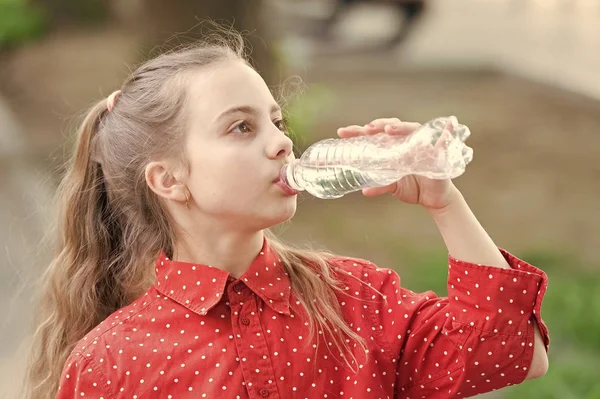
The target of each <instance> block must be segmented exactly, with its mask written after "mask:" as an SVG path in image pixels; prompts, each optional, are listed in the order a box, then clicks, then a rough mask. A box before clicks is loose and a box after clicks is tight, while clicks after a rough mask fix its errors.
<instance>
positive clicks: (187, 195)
mask: <svg viewBox="0 0 600 399" xmlns="http://www.w3.org/2000/svg"><path fill="white" fill-rule="evenodd" d="M185 207H186V208H187V209H190V197H189V193H188V190H185Z"/></svg>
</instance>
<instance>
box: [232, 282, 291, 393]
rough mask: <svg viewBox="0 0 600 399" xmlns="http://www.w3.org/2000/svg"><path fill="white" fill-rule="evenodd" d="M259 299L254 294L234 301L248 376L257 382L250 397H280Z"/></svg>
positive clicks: (236, 327) (235, 326)
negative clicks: (259, 310)
mask: <svg viewBox="0 0 600 399" xmlns="http://www.w3.org/2000/svg"><path fill="white" fill-rule="evenodd" d="M258 301H260V299H259V298H258V297H257V296H256V295H254V294H251V295H249V296H248V297H247V298H246V299H244V300H242V301H236V302H235V303H233V302H232V307H231V309H232V318H231V319H232V328H233V332H234V337H235V338H234V339H235V343H236V347H237V350H238V357H239V359H240V366H241V368H242V374H243V375H244V380H245V381H246V384H248V383H251V384H252V385H253V387H252V389H248V393H249V395H250V398H253V399H259V398H265V397H269V398H275V399H278V398H279V394H278V393H277V386H276V385H274V384H273V383H269V382H268V381H275V380H276V378H275V372H274V370H273V366H272V364H271V359H270V357H271V354H270V352H269V347H268V345H267V341H266V337H265V334H264V331H263V327H262V324H261V320H260V314H259V312H258V306H257V302H258ZM236 313H237V314H236ZM253 313H254V314H253ZM257 370H258V371H257ZM261 386H262V387H261ZM267 387H268V388H267Z"/></svg>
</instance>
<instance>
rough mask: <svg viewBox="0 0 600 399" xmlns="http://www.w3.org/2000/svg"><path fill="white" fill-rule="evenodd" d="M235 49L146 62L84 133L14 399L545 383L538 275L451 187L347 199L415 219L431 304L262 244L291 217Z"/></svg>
mask: <svg viewBox="0 0 600 399" xmlns="http://www.w3.org/2000/svg"><path fill="white" fill-rule="evenodd" d="M235 38H236V40H235V42H234V43H229V44H227V43H225V42H217V43H214V44H205V45H202V46H198V47H194V48H190V49H186V50H183V51H178V52H173V53H170V54H165V55H161V56H159V57H157V58H155V59H153V60H151V61H149V62H147V63H145V64H144V65H142V66H141V67H140V68H139V69H138V70H137V71H135V72H134V73H133V74H132V76H131V77H130V78H129V79H128V80H127V81H126V82H125V83H124V84H123V86H122V87H121V90H119V91H117V92H115V93H113V94H112V95H110V96H109V97H108V99H104V100H102V101H100V102H99V103H98V104H97V105H96V106H94V107H93V109H92V110H91V111H90V113H89V114H88V115H87V117H86V119H85V120H84V122H83V125H82V127H81V129H80V132H79V140H78V143H77V147H76V150H75V154H74V157H73V160H72V163H71V166H70V168H69V170H68V173H67V175H66V177H65V178H64V180H63V182H62V185H61V187H60V191H59V194H58V195H59V198H60V199H61V201H62V213H61V224H60V242H59V251H58V254H57V255H56V258H55V259H54V261H53V262H52V264H51V265H50V268H49V270H48V272H47V274H46V276H44V279H45V283H46V284H45V291H44V296H43V298H42V304H43V313H42V314H43V316H44V319H43V320H42V322H41V324H40V326H39V328H38V330H37V332H36V340H35V346H34V352H33V354H34V356H33V357H32V366H31V371H30V379H31V383H32V384H31V388H30V394H31V396H32V397H36V398H38V397H39V398H41V397H44V398H46V397H54V396H55V395H56V397H58V398H73V397H77V398H79V397H86V398H90V397H91V398H105V399H108V398H132V397H133V398H217V397H219V398H267V397H268V398H271V399H274V398H338V397H346V398H455V397H466V396H471V395H475V394H478V393H480V392H486V391H491V390H495V389H498V388H502V387H505V386H508V385H512V384H518V383H520V382H522V381H523V380H524V379H528V378H536V377H540V376H541V375H543V374H544V373H545V372H546V368H547V357H546V350H547V346H548V343H549V341H548V333H547V330H546V327H545V326H544V323H543V322H542V320H541V318H540V307H541V301H542V298H543V295H544V292H545V290H546V281H547V279H546V275H545V274H544V273H543V272H542V271H541V270H539V269H537V268H535V267H533V266H531V265H529V264H528V263H527V262H524V261H522V260H519V259H517V258H515V257H514V256H512V255H510V254H509V253H507V252H505V251H503V250H500V249H498V248H497V247H496V246H495V245H494V243H493V242H492V240H491V239H490V238H489V237H488V235H487V234H486V232H485V231H484V230H483V228H482V227H481V226H480V225H479V223H478V222H477V220H476V219H475V217H474V216H473V214H472V213H471V211H470V210H469V207H468V206H467V204H466V203H465V201H464V199H463V197H462V196H461V194H460V192H459V191H458V190H457V189H456V187H455V186H454V185H453V184H452V182H451V181H433V180H427V179H424V178H419V177H409V178H406V179H403V180H401V181H399V182H397V183H396V184H393V185H390V186H387V187H383V188H372V189H366V190H364V194H365V195H367V196H376V195H381V194H384V193H391V194H392V195H393V196H395V197H396V198H398V199H399V200H400V201H403V202H408V203H410V204H418V205H421V206H423V207H425V208H426V209H427V211H428V212H429V213H430V214H431V215H432V217H433V219H434V221H435V222H436V223H437V226H438V227H439V229H440V232H441V234H442V236H443V238H444V240H445V242H446V244H447V247H448V250H449V254H450V255H449V267H450V270H449V277H448V292H449V297H448V298H438V297H436V296H435V294H434V293H432V292H426V293H422V294H417V293H414V292H412V291H410V290H408V289H406V288H403V287H401V285H400V278H399V277H398V275H397V274H396V273H395V272H394V271H392V270H390V269H384V268H379V267H377V266H376V265H374V264H372V263H370V262H368V261H366V260H361V259H351V258H347V257H335V256H333V255H331V254H329V253H322V252H315V251H309V250H300V249H294V248H292V247H289V246H287V245H284V244H282V243H280V242H278V241H277V240H276V238H275V237H274V236H273V235H272V234H270V233H269V231H268V229H269V228H270V227H272V226H275V225H277V224H280V223H282V222H285V221H287V220H289V219H290V218H292V216H293V215H294V213H295V210H296V195H295V193H294V192H292V191H289V190H287V189H285V187H283V186H282V184H281V182H280V181H279V171H280V169H281V167H282V165H284V164H285V163H286V162H289V161H290V160H292V159H293V158H294V155H293V152H292V141H291V140H290V138H289V137H288V136H287V135H286V127H285V125H284V122H283V119H282V111H281V109H280V107H279V106H278V105H277V103H276V102H275V100H274V98H273V96H272V94H271V92H270V91H269V89H268V87H267V86H266V84H265V82H264V81H263V79H262V78H261V77H260V76H259V75H258V73H257V72H256V71H254V70H253V69H252V68H251V67H250V65H249V63H248V62H247V61H246V60H245V59H244V56H243V40H242V39H241V38H240V37H239V36H235ZM417 126H418V124H414V123H403V122H400V121H399V120H398V119H377V120H375V121H373V122H371V123H370V124H368V125H365V126H350V127H344V128H341V129H340V130H339V131H338V133H339V135H340V136H341V137H350V136H354V135H358V134H374V133H378V132H381V131H385V132H388V133H389V134H407V133H410V132H411V131H413V130H414V129H415V128H416V127H417Z"/></svg>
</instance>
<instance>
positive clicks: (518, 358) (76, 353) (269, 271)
mask: <svg viewBox="0 0 600 399" xmlns="http://www.w3.org/2000/svg"><path fill="white" fill-rule="evenodd" d="M502 253H503V254H504V256H505V258H506V259H507V261H508V262H509V264H510V266H511V267H512V269H502V268H497V267H489V266H480V265H476V264H471V263H466V262H461V261H458V260H456V259H454V258H452V257H449V260H450V262H449V263H450V269H449V276H448V293H449V296H448V298H438V297H436V296H435V294H434V293H433V292H425V293H414V292H412V291H410V290H408V289H406V288H402V287H401V286H400V278H399V277H398V274H397V273H396V272H394V271H393V270H390V269H383V268H378V267H377V266H375V265H374V264H373V263H370V262H368V261H365V260H361V259H352V258H335V259H331V261H330V263H331V267H332V269H333V271H334V272H335V273H336V274H337V275H338V277H340V278H342V281H343V282H344V284H345V286H346V287H348V288H347V292H348V293H349V294H350V295H352V296H348V295H342V294H336V295H337V298H338V300H339V302H340V305H341V309H342V311H343V314H344V317H345V319H346V321H347V323H348V324H349V326H350V327H351V328H352V329H354V330H355V331H357V332H358V333H359V334H360V335H361V336H362V337H364V339H365V342H366V345H367V347H368V349H369V358H368V360H367V361H366V362H365V358H364V357H363V356H361V355H360V354H359V353H358V352H357V353H356V356H357V359H358V360H359V362H360V363H362V364H360V365H359V372H358V374H353V373H352V372H351V371H350V369H349V368H348V367H347V366H346V365H345V364H344V362H343V361H339V358H337V359H334V357H332V354H331V353H330V350H329V348H327V347H326V345H328V342H326V341H327V339H325V338H324V336H323V335H322V334H320V335H318V337H319V339H320V340H321V342H320V343H319V345H318V347H317V348H318V349H317V350H318V352H317V353H316V354H315V345H308V347H307V346H305V343H306V339H307V338H308V326H307V325H306V324H305V320H304V316H305V315H306V313H305V312H304V309H303V308H302V307H301V306H300V305H299V304H300V302H298V301H297V299H296V297H295V295H294V294H293V293H291V290H290V282H289V279H288V276H287V274H286V273H285V270H284V269H283V267H282V266H281V265H280V264H279V261H278V259H277V256H276V255H275V254H274V253H273V252H272V251H271V250H270V249H269V247H268V244H267V242H266V241H265V245H264V247H263V250H262V251H261V252H260V254H259V255H258V256H257V258H256V259H255V261H254V262H253V263H252V265H251V266H250V268H249V269H248V270H247V271H246V272H245V273H244V275H242V276H241V277H240V279H233V278H232V277H231V276H229V273H227V272H225V271H222V270H220V269H218V268H214V267H210V266H205V265H199V264H192V263H184V262H175V261H171V260H169V259H167V258H166V257H165V255H164V254H161V255H160V256H159V257H158V258H157V262H156V274H157V278H156V282H155V284H154V286H153V287H151V288H150V289H149V290H148V291H147V292H146V293H145V295H143V296H142V297H141V298H139V299H137V300H136V301H134V302H133V303H132V304H130V305H128V306H126V307H124V308H123V309H121V310H119V311H117V312H115V313H114V314H113V315H111V316H109V317H108V318H107V319H106V320H105V321H103V322H102V323H101V324H100V325H99V326H98V327H97V328H95V329H94V330H92V331H91V332H90V333H89V334H87V336H86V337H85V338H83V339H82V340H81V341H80V342H79V343H78V344H77V345H76V347H75V349H74V350H73V352H72V354H71V356H70V357H69V358H68V360H67V362H66V364H65V367H64V370H63V374H62V377H61V381H60V388H59V391H58V396H57V397H58V398H73V397H77V398H79V397H86V398H104V399H108V398H177V399H179V398H269V399H276V398H277V399H279V398H285V399H288V398H311V399H312V398H355V399H357V398H406V399H409V398H410V399H413V398H428V399H431V398H434V399H435V398H450V397H453V398H454V397H466V396H472V395H475V394H478V393H481V392H487V391H491V390H494V389H498V388H502V387H505V386H507V385H512V384H517V383H519V382H521V381H523V380H524V378H525V376H526V375H527V372H528V367H529V365H530V364H531V360H532V356H533V342H534V324H533V323H532V320H533V319H535V320H537V322H538V324H539V326H540V330H541V332H542V335H543V336H544V340H545V343H546V348H547V345H548V343H549V339H548V332H547V329H546V327H545V325H544V323H543V322H542V320H541V318H540V307H541V303H542V298H543V296H544V293H545V291H546V286H547V277H546V275H545V273H544V272H542V271H541V270H539V269H537V268H535V267H533V266H531V265H529V264H528V263H526V262H524V261H521V260H519V259H517V258H515V257H513V256H512V255H510V254H508V253H507V252H504V251H502ZM353 277H354V278H360V279H362V280H363V281H365V282H367V284H368V285H370V286H371V287H374V288H376V289H377V290H379V291H380V292H382V293H383V294H384V295H385V299H384V298H382V297H381V296H380V295H379V294H377V293H376V292H374V291H373V290H371V288H370V287H368V286H365V285H364V284H361V283H360V282H358V281H356V280H355V279H354V278H353ZM330 347H331V346H330ZM333 348H335V345H334V346H333ZM331 352H333V351H331Z"/></svg>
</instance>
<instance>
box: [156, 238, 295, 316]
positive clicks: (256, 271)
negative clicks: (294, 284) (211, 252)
mask: <svg viewBox="0 0 600 399" xmlns="http://www.w3.org/2000/svg"><path fill="white" fill-rule="evenodd" d="M155 270H156V281H155V283H154V287H155V288H156V289H157V290H158V291H159V292H160V293H162V294H163V295H165V296H167V297H169V298H171V299H173V300H174V301H176V302H178V303H180V304H182V305H183V306H185V307H187V308H188V309H190V310H192V311H194V312H196V313H198V314H201V315H203V316H204V315H206V313H207V312H208V311H209V310H210V309H211V308H212V307H214V306H215V305H216V304H217V303H219V301H221V299H222V298H223V295H224V293H225V288H226V287H227V285H228V283H233V282H237V281H240V282H242V283H244V284H246V286H248V288H249V289H250V290H252V292H254V294H256V295H257V296H259V297H260V298H261V299H262V300H263V301H264V302H265V303H266V304H267V305H268V306H269V307H271V308H272V309H273V310H274V311H276V312H278V313H282V314H286V315H289V314H290V293H291V284H290V279H289V275H288V274H287V272H286V271H285V269H284V268H283V266H282V265H281V260H280V259H279V257H278V256H277V254H276V253H275V252H274V251H273V250H272V249H271V248H270V246H269V244H268V242H267V239H266V238H265V239H264V242H263V247H262V249H261V251H260V253H259V254H258V255H257V256H256V258H255V259H254V261H253V262H252V264H251V265H250V267H249V268H248V270H246V272H245V273H244V274H243V275H242V276H240V278H239V280H236V279H234V278H233V277H231V276H230V274H229V272H226V271H224V270H221V269H219V268H217V267H213V266H209V265H202V264H199V263H189V262H180V261H174V260H171V259H169V258H168V257H167V256H166V254H165V252H164V251H161V252H160V254H159V255H158V257H157V259H156V269H155Z"/></svg>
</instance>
